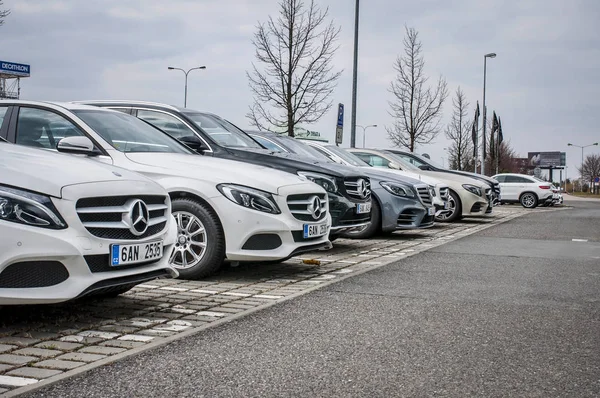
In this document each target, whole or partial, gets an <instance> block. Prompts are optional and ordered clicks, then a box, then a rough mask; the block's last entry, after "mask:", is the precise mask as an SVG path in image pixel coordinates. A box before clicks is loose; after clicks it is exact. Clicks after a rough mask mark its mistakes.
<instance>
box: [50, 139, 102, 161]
mask: <svg viewBox="0 0 600 398" xmlns="http://www.w3.org/2000/svg"><path fill="white" fill-rule="evenodd" d="M56 149H57V150H58V152H63V153H72V154H76V155H88V156H95V155H98V151H96V149H95V147H94V143H93V142H92V140H90V139H89V138H87V137H81V136H73V137H65V138H63V139H61V140H60V141H58V144H57V145H56Z"/></svg>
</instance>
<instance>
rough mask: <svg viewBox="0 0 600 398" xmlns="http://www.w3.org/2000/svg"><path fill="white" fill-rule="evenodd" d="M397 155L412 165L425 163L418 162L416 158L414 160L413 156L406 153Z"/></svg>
mask: <svg viewBox="0 0 600 398" xmlns="http://www.w3.org/2000/svg"><path fill="white" fill-rule="evenodd" d="M398 156H400V158H402V159H404V160H406V161H407V162H408V163H410V164H412V165H414V166H417V167H419V166H422V165H424V164H425V163H423V162H419V161H418V160H416V159H415V158H412V157H410V156H408V155H401V154H400V155H398ZM388 163H389V162H388Z"/></svg>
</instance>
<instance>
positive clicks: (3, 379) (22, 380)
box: [0, 376, 39, 387]
mask: <svg viewBox="0 0 600 398" xmlns="http://www.w3.org/2000/svg"><path fill="white" fill-rule="evenodd" d="M38 381H39V380H36V379H28V378H27V377H15V376H0V386H8V387H23V386H27V385H29V384H35V383H37V382H38Z"/></svg>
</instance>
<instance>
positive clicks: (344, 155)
mask: <svg viewBox="0 0 600 398" xmlns="http://www.w3.org/2000/svg"><path fill="white" fill-rule="evenodd" d="M325 148H327V150H328V151H329V152H333V153H334V154H335V155H337V156H339V157H340V158H341V159H342V160H343V161H344V162H346V163H348V164H351V165H352V166H358V167H365V166H369V164H368V163H367V162H365V161H363V160H362V159H361V158H359V157H358V156H356V155H355V154H353V153H351V152H348V151H346V150H344V149H342V148H340V147H337V146H335V145H325Z"/></svg>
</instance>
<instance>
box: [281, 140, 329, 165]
mask: <svg viewBox="0 0 600 398" xmlns="http://www.w3.org/2000/svg"><path fill="white" fill-rule="evenodd" d="M277 141H279V142H281V145H283V146H285V147H286V148H288V149H289V151H290V152H293V153H295V154H296V155H301V156H308V157H311V158H314V159H317V160H320V161H325V162H330V161H331V160H330V159H329V158H328V157H327V156H325V155H323V154H322V153H321V152H319V151H317V150H316V149H314V148H312V147H310V146H308V145H306V144H304V143H302V142H300V141H298V140H296V139H295V138H291V137H289V136H287V135H280V136H278V137H277Z"/></svg>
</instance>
